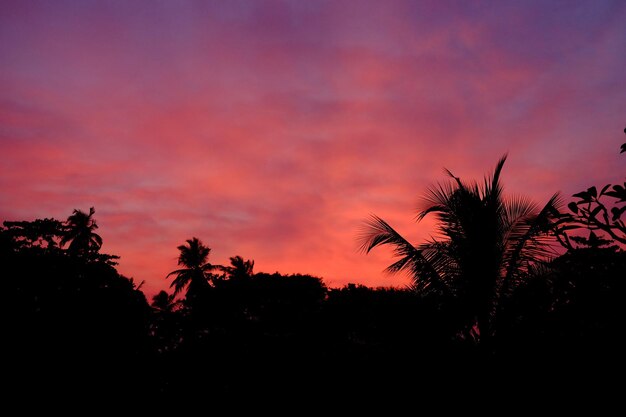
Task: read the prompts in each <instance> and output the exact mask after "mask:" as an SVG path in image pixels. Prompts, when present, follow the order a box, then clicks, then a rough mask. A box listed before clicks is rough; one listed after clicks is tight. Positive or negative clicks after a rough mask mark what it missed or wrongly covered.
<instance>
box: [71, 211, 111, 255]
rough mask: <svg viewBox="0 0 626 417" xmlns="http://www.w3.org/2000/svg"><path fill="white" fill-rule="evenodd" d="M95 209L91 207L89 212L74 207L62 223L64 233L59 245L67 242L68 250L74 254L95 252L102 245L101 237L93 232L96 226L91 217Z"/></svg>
mask: <svg viewBox="0 0 626 417" xmlns="http://www.w3.org/2000/svg"><path fill="white" fill-rule="evenodd" d="M95 212H96V211H95V209H94V208H93V207H91V208H90V209H89V214H87V213H85V212H84V211H82V210H77V209H75V210H74V212H73V214H71V215H70V216H69V217H68V218H67V220H66V221H65V224H64V235H63V237H62V238H61V246H65V245H66V244H67V243H69V247H68V248H67V250H68V252H69V253H71V254H74V255H83V256H84V255H88V254H95V253H97V252H98V251H99V250H100V247H102V237H100V235H99V234H97V233H96V232H95V230H96V229H97V228H98V224H97V223H96V220H95V219H94V218H93V215H94V214H95Z"/></svg>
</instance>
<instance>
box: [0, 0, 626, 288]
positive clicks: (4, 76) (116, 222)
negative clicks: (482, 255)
mask: <svg viewBox="0 0 626 417" xmlns="http://www.w3.org/2000/svg"><path fill="white" fill-rule="evenodd" d="M624 127H626V2H625V1H623V0H618V1H601V0H592V1H387V0H385V1H379V0H376V1H341V0H338V1H265V0H258V1H174V0H171V1H89V0H76V1H59V0H55V1H41V2H39V1H28V0H19V1H7V0H3V1H2V2H0V155H1V159H0V221H2V220H32V219H35V218H44V217H54V218H57V219H65V218H67V216H68V215H70V214H71V213H72V210H73V209H81V210H84V211H88V210H89V207H91V206H94V207H95V209H96V214H95V218H96V219H97V221H98V224H99V226H100V228H99V229H98V231H99V233H100V234H101V236H102V237H103V239H104V245H103V248H102V251H103V252H105V253H110V254H116V255H119V256H121V259H120V263H119V268H118V270H119V271H120V272H121V273H123V274H124V275H126V276H128V277H132V278H134V280H135V281H137V282H141V281H145V283H144V285H143V287H142V290H143V291H144V292H145V293H146V295H148V296H151V295H153V294H154V293H156V292H157V291H159V290H161V289H167V288H168V287H169V284H170V280H166V278H165V277H166V275H167V273H168V272H170V271H172V270H173V269H176V268H177V265H176V259H177V255H178V251H177V249H176V247H177V246H178V245H180V244H182V243H184V241H185V239H189V238H191V237H193V236H196V237H198V238H200V239H201V240H202V241H203V242H204V243H205V244H207V245H208V246H209V247H211V248H212V252H211V255H210V261H211V262H213V263H221V264H227V263H228V258H229V257H230V256H234V255H241V256H242V257H244V258H246V259H253V260H254V261H255V270H256V271H257V272H261V271H262V272H275V271H279V272H281V273H285V274H288V273H305V274H311V275H315V276H318V277H321V278H323V279H324V282H325V283H326V284H327V285H329V286H332V287H339V286H343V285H344V284H346V283H348V282H353V283H360V284H364V285H368V286H392V285H393V286H397V285H403V284H405V283H406V282H407V281H406V278H403V277H399V276H389V275H385V274H384V273H383V272H382V271H383V269H384V268H385V267H386V266H387V265H388V264H389V263H390V262H391V261H392V259H391V257H390V253H389V252H387V251H386V250H385V249H384V248H383V249H379V250H375V251H374V252H373V253H371V254H370V255H364V254H362V253H360V252H359V251H358V245H357V239H356V235H357V232H358V230H359V227H360V226H361V224H362V222H363V220H364V219H365V218H367V216H368V215H370V214H371V213H374V214H377V215H379V216H381V217H382V218H384V219H386V220H387V221H388V222H389V223H390V224H391V225H392V226H394V227H395V228H396V229H397V230H398V231H400V232H401V233H403V234H404V235H405V236H406V237H407V238H409V239H410V240H411V241H414V242H415V243H419V242H420V240H421V239H423V238H426V237H428V236H429V234H430V233H431V232H433V223H432V222H431V221H430V220H426V221H424V222H422V223H420V224H416V223H415V221H414V216H415V213H416V207H418V204H419V197H420V195H422V193H423V192H424V191H425V189H426V187H427V186H429V185H430V184H433V183H435V182H437V181H441V180H445V178H446V177H445V175H444V172H443V168H449V169H450V170H452V171H453V172H454V173H455V174H456V175H458V176H460V177H462V178H466V179H481V178H482V177H483V175H484V174H486V173H488V172H490V171H491V170H492V169H493V167H494V166H495V164H496V162H497V160H498V159H499V158H500V157H501V156H502V155H503V154H504V153H507V152H508V155H509V156H508V160H507V162H506V164H505V167H504V171H503V182H504V185H505V192H507V193H509V194H523V195H527V196H529V197H532V198H533V199H534V200H535V201H536V202H538V203H543V202H545V201H547V199H548V198H549V197H550V196H551V195H552V194H553V193H554V192H556V191H561V192H562V193H563V195H564V197H566V199H567V198H568V197H569V196H571V194H573V193H575V192H578V191H580V190H582V189H585V188H587V187H589V186H591V185H598V186H602V185H604V184H606V183H615V182H617V181H623V180H624V173H625V172H626V169H625V168H626V156H624V155H623V154H622V155H620V154H619V149H620V145H621V144H622V143H624V142H626V136H625V135H624Z"/></svg>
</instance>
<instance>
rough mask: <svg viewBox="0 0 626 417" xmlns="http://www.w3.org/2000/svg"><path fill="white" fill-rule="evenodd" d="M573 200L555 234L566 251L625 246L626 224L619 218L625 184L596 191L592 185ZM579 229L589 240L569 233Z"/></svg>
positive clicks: (624, 147)
mask: <svg viewBox="0 0 626 417" xmlns="http://www.w3.org/2000/svg"><path fill="white" fill-rule="evenodd" d="M624 133H626V129H624ZM625 151H626V143H624V144H622V146H621V150H620V153H623V152H625ZM572 197H575V198H577V200H576V201H572V202H570V203H569V204H568V205H567V207H568V208H569V210H570V213H569V214H567V215H564V216H563V217H562V219H561V226H560V227H559V233H558V234H557V236H558V238H559V242H560V243H561V244H562V245H563V246H564V247H565V248H567V249H569V250H572V249H575V248H577V247H600V246H607V245H610V244H611V243H614V242H617V243H619V244H621V245H626V224H625V223H624V220H623V219H622V215H623V214H624V213H626V181H624V183H623V184H614V185H612V184H606V185H605V186H604V187H602V189H601V190H600V191H599V192H598V189H597V188H596V187H595V186H591V187H589V188H587V190H585V191H581V192H579V193H576V194H574V195H573V196H572ZM607 199H612V201H611V200H609V201H607ZM580 229H587V230H589V235H588V237H585V236H580V235H573V236H570V235H569V234H568V232H569V231H571V230H574V231H578V230H580Z"/></svg>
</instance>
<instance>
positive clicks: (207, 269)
mask: <svg viewBox="0 0 626 417" xmlns="http://www.w3.org/2000/svg"><path fill="white" fill-rule="evenodd" d="M177 249H178V250H179V251H180V255H179V256H178V265H181V266H183V267H184V268H181V269H177V270H175V271H172V272H170V273H169V274H167V277H168V278H169V277H170V275H175V276H176V278H175V279H174V280H173V281H172V283H171V284H170V287H174V294H173V295H174V296H176V295H178V294H179V293H180V292H181V291H182V290H184V289H185V288H187V293H186V295H187V297H189V296H193V295H196V294H198V293H200V292H201V291H202V290H203V289H206V288H208V287H210V286H211V280H212V279H213V276H212V275H213V274H211V271H213V270H215V269H219V268H220V267H221V266H220V265H213V264H211V263H209V262H207V259H208V258H209V253H210V252H211V248H209V247H208V246H205V245H204V244H203V243H202V241H201V240H199V239H198V238H197V237H194V238H192V239H187V240H186V245H180V246H178V247H177Z"/></svg>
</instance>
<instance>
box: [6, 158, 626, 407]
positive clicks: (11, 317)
mask: <svg viewBox="0 0 626 417" xmlns="http://www.w3.org/2000/svg"><path fill="white" fill-rule="evenodd" d="M504 160H505V158H503V159H502V160H501V161H500V162H499V163H498V164H497V167H496V170H495V171H494V173H493V174H492V175H491V176H489V177H487V178H486V179H485V182H484V184H483V185H482V186H480V185H478V184H475V183H465V182H463V181H461V180H460V179H459V178H456V177H454V176H453V175H452V174H450V175H451V178H452V183H451V184H449V185H440V186H438V187H434V188H432V189H431V190H430V194H429V195H428V204H427V206H426V207H425V208H424V210H423V211H422V212H421V214H420V215H421V216H422V217H423V216H425V215H427V214H429V213H435V214H436V215H437V216H438V220H439V224H440V230H439V231H440V232H441V233H440V234H441V239H440V240H434V241H430V242H426V243H424V244H423V245H421V246H413V245H411V244H410V243H408V242H407V241H406V240H404V239H403V238H402V237H401V236H400V235H399V234H398V233H397V232H395V231H394V230H393V228H391V226H389V225H388V224H387V223H386V222H385V221H384V220H382V219H381V218H378V217H375V218H373V219H371V221H370V222H369V223H368V225H367V229H366V230H365V234H364V235H363V236H361V238H362V239H363V240H362V243H363V248H364V250H366V251H369V250H371V249H373V248H374V247H376V246H378V245H381V244H391V245H393V246H394V247H395V248H396V253H397V254H398V255H399V256H400V258H399V260H397V261H396V262H395V263H394V264H392V265H391V266H390V270H391V271H402V270H406V271H408V272H409V273H410V274H412V276H413V278H414V285H413V286H411V287H407V288H369V287H365V286H362V285H357V284H350V285H347V286H345V287H343V288H328V287H327V286H326V285H325V284H324V282H323V280H322V279H321V278H319V277H314V276H310V275H300V274H292V275H283V274H280V273H278V272H277V273H273V274H268V273H263V272H255V271H254V262H253V261H252V260H245V259H243V258H241V257H240V256H233V257H232V258H230V264H229V265H215V264H211V263H210V262H209V255H210V248H209V247H208V246H207V245H205V244H204V243H203V242H202V241H201V240H200V239H198V238H196V237H192V238H190V239H188V240H186V241H185V242H184V244H182V245H180V246H179V247H178V248H177V249H178V252H179V254H180V256H179V269H177V270H175V271H172V273H171V274H170V275H168V276H167V277H164V279H167V280H168V281H169V283H170V284H171V285H172V287H173V291H172V292H171V293H168V292H166V291H162V292H160V293H159V294H157V295H156V296H155V297H154V298H153V299H152V300H147V299H146V297H145V295H144V294H143V292H142V291H141V288H140V287H141V286H140V285H137V283H135V282H134V281H133V280H132V279H129V278H127V277H125V276H123V275H120V274H119V273H118V272H117V270H116V261H117V257H116V256H114V255H108V254H103V253H100V248H101V245H102V239H101V238H100V236H99V235H98V234H97V233H96V230H97V224H96V220H95V219H94V217H93V216H94V214H95V210H94V209H93V208H92V209H91V210H90V211H89V213H86V212H83V211H81V210H75V211H74V213H72V214H71V215H70V216H69V217H68V218H67V219H66V220H65V221H59V220H56V219H50V218H46V219H38V220H35V221H5V222H4V226H3V227H1V228H0V263H1V265H2V267H3V274H2V275H3V278H4V279H3V281H4V282H3V291H4V300H3V303H2V304H3V310H4V311H3V314H2V317H3V328H2V329H3V341H4V343H3V345H4V347H5V349H4V351H5V352H6V353H5V358H7V359H8V360H10V361H11V362H12V363H13V364H14V366H11V367H9V368H8V369H9V370H8V371H7V372H6V373H5V378H6V380H7V381H9V382H10V386H11V391H10V395H13V396H17V397H22V396H23V397H26V398H38V397H44V396H46V395H48V394H51V396H52V397H54V398H56V400H57V401H59V402H61V403H63V402H65V403H75V402H77V401H80V400H85V399H86V400H89V401H92V403H94V404H95V403H102V402H105V403H106V402H109V403H110V402H114V401H117V400H120V399H123V400H126V401H128V400H140V401H141V402H144V403H146V404H153V405H159V404H167V403H168V402H169V401H172V400H173V399H178V401H186V402H189V401H192V400H193V399H201V400H202V401H206V402H207V404H210V403H211V402H213V404H216V403H218V402H219V401H222V400H224V399H227V398H228V399H232V398H250V397H251V396H259V395H260V396H264V397H266V398H270V397H271V398H290V399H293V398H300V399H307V400H308V401H309V402H315V401H320V400H321V398H322V397H323V395H322V393H330V394H332V395H335V396H341V397H344V398H352V396H355V395H358V396H360V397H359V398H367V396H368V395H378V396H380V395H381V394H385V393H386V394H390V395H394V396H397V397H407V396H409V397H410V398H415V401H421V402H423V403H424V402H428V401H430V400H431V399H432V398H434V397H431V395H432V394H434V393H436V394H439V395H442V396H452V395H459V394H460V393H463V394H465V395H466V398H468V397H471V398H474V400H477V399H478V400H480V398H481V396H484V395H487V394H488V395H493V394H494V393H496V392H498V393H499V394H500V395H501V396H505V397H507V398H514V397H515V398H517V396H518V395H521V393H523V392H525V393H526V394H527V395H528V393H530V392H531V391H532V392H534V394H533V395H535V397H536V396H537V395H540V396H541V395H544V394H545V395H546V396H552V397H553V398H554V396H557V397H558V395H557V394H555V393H558V392H566V393H570V394H572V395H574V393H580V392H584V393H585V395H589V394H590V393H592V392H594V390H595V391H598V390H600V391H602V393H603V394H602V395H603V398H604V399H603V401H604V402H605V403H606V402H607V400H611V399H617V398H619V393H618V387H619V385H616V384H613V383H612V382H611V381H612V378H613V377H614V376H617V377H619V378H621V376H619V375H620V374H619V373H620V372H621V371H622V370H623V362H624V347H625V346H624V342H623V341H622V339H623V337H622V332H623V330H624V319H625V318H626V314H625V313H626V304H624V302H623V301H622V296H623V294H625V288H624V286H625V279H626V252H624V250H623V249H622V248H621V247H620V246H619V244H623V243H624V238H625V236H624V223H623V221H622V220H621V215H622V214H623V213H624V211H625V206H624V203H625V202H626V198H625V196H624V187H626V184H624V187H622V186H621V185H614V186H611V185H607V186H605V187H603V188H602V189H601V191H600V192H598V191H597V190H596V188H595V187H590V188H589V189H588V190H586V191H584V192H581V193H578V194H576V195H575V196H574V197H575V198H576V199H577V200H575V201H573V202H571V203H569V204H568V205H567V209H566V210H563V208H562V207H561V206H560V205H559V199H558V197H557V196H555V197H554V198H553V199H551V200H550V201H549V202H548V203H547V204H546V205H545V206H544V207H543V208H540V207H537V206H535V205H533V204H532V203H530V202H529V201H527V200H525V199H517V200H507V199H506V198H505V196H504V195H503V193H502V186H501V184H500V173H501V170H502V167H503V164H504ZM607 197H610V198H613V200H614V201H613V202H612V203H611V204H608V203H605V202H604V201H601V198H605V199H606V198H607ZM555 242H560V243H561V245H562V248H564V250H563V251H561V254H560V255H558V256H557V255H554V253H553V252H549V250H548V249H549V248H550V247H551V246H550V245H551V244H554V243H555ZM551 254H552V255H551ZM529 380H530V381H531V382H530V385H528V384H529V383H528V382H527V381H529ZM529 387H533V388H532V389H531V388H529ZM541 393H543V394H541ZM548 393H550V394H548ZM438 398H439V397H438Z"/></svg>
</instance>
